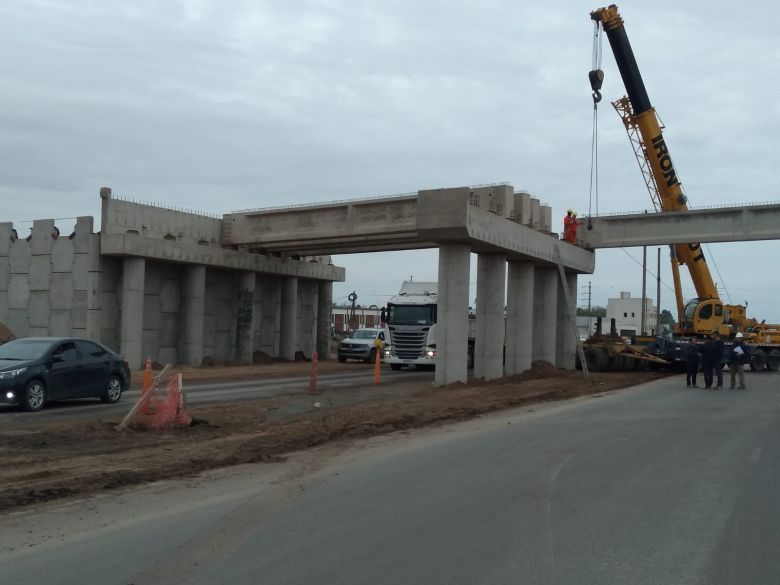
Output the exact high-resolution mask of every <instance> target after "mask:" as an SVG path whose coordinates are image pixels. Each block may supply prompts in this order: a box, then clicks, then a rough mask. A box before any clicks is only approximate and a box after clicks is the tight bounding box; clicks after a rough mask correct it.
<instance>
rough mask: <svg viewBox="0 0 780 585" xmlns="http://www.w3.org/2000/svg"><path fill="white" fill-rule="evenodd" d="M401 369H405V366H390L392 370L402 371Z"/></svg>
mask: <svg viewBox="0 0 780 585" xmlns="http://www.w3.org/2000/svg"><path fill="white" fill-rule="evenodd" d="M401 368H403V365H401V364H390V369H391V370H400V369H401Z"/></svg>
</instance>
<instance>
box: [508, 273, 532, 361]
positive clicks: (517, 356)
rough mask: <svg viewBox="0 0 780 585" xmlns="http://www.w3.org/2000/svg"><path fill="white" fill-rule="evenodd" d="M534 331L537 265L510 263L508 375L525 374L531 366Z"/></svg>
mask: <svg viewBox="0 0 780 585" xmlns="http://www.w3.org/2000/svg"><path fill="white" fill-rule="evenodd" d="M533 330H534V265H533V264H532V263H530V262H516V261H510V262H509V269H508V285H507V297H506V363H505V364H504V371H505V373H506V375H507V376H512V375H513V374H522V373H523V372H525V371H526V370H528V369H530V368H531V361H532V360H533V339H534V337H533Z"/></svg>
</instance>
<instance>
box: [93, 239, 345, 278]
mask: <svg viewBox="0 0 780 585" xmlns="http://www.w3.org/2000/svg"><path fill="white" fill-rule="evenodd" d="M100 253H101V254H103V255H107V256H136V257H139V258H149V259H154V260H162V261H165V262H183V263H187V264H202V265H205V266H214V267H217V268H224V269H234V270H246V271H251V272H263V273H268V274H283V275H288V276H300V277H301V278H311V279H315V280H330V281H334V280H335V281H338V282H343V281H344V268H342V267H339V266H333V265H330V264H319V263H315V262H304V261H302V260H294V259H292V258H279V257H275V256H265V255H262V254H255V253H251V252H244V251H239V250H230V249H227V248H219V247H216V246H205V245H199V244H190V243H186V242H174V241H169V240H154V239H152V238H145V237H143V236H141V235H139V234H105V235H101V237H100Z"/></svg>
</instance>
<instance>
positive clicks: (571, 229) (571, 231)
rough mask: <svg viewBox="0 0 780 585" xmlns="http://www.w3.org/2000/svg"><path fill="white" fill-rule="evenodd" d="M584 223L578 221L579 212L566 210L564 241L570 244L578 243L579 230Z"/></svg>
mask: <svg viewBox="0 0 780 585" xmlns="http://www.w3.org/2000/svg"><path fill="white" fill-rule="evenodd" d="M581 223H582V222H581V221H580V220H578V219H577V212H576V211H574V210H573V209H571V208H570V209H567V210H566V217H564V218H563V239H564V241H566V242H569V243H570V244H576V243H577V228H578V227H579V226H580V224H581Z"/></svg>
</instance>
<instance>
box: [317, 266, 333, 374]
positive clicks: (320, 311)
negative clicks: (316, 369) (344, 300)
mask: <svg viewBox="0 0 780 585" xmlns="http://www.w3.org/2000/svg"><path fill="white" fill-rule="evenodd" d="M332 310H333V283H332V282H331V281H329V280H322V281H320V282H319V283H317V354H318V357H319V359H321V360H326V359H328V356H329V355H330V340H331V334H330V319H331V312H332Z"/></svg>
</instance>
